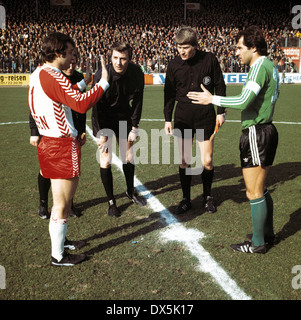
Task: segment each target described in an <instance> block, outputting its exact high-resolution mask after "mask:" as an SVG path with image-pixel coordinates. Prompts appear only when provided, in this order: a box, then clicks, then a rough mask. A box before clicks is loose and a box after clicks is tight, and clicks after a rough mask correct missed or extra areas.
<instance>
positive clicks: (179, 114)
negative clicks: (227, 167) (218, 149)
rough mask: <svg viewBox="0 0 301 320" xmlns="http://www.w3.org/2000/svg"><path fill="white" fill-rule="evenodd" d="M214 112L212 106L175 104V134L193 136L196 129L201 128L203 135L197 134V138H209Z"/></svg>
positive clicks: (183, 136) (212, 130)
mask: <svg viewBox="0 0 301 320" xmlns="http://www.w3.org/2000/svg"><path fill="white" fill-rule="evenodd" d="M215 124H216V114H215V110H214V107H213V106H200V105H192V104H180V103H178V104H177V107H176V110H175V115H174V129H176V130H175V133H174V135H175V136H180V135H181V137H182V138H193V137H194V135H195V134H196V132H197V131H196V130H197V129H199V130H203V132H204V136H202V133H201V135H199V134H197V135H196V139H198V140H203V139H204V140H209V139H210V136H211V135H212V133H213V132H214V128H215Z"/></svg>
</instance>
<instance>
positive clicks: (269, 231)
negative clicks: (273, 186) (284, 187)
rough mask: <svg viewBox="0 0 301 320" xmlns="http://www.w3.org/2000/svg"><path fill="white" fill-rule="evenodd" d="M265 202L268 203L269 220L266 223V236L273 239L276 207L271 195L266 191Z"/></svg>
mask: <svg viewBox="0 0 301 320" xmlns="http://www.w3.org/2000/svg"><path fill="white" fill-rule="evenodd" d="M264 196H265V201H266V203H267V209H268V213H267V219H266V221H265V227H264V235H265V236H266V237H273V236H274V225H273V218H274V217H273V212H274V205H273V199H272V197H271V195H270V193H269V190H267V189H266V190H265V192H264Z"/></svg>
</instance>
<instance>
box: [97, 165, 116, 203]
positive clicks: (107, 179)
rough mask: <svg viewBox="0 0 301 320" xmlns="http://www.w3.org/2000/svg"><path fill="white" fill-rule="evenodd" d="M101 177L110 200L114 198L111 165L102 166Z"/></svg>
mask: <svg viewBox="0 0 301 320" xmlns="http://www.w3.org/2000/svg"><path fill="white" fill-rule="evenodd" d="M100 178H101V181H102V183H103V186H104V188H105V191H106V194H107V197H108V201H110V200H114V194H113V176H112V170H111V167H109V168H100Z"/></svg>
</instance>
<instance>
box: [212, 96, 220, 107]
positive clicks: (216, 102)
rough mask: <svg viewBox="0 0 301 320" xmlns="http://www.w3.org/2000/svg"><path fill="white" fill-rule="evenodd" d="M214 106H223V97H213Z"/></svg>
mask: <svg viewBox="0 0 301 320" xmlns="http://www.w3.org/2000/svg"><path fill="white" fill-rule="evenodd" d="M212 104H215V105H216V106H219V107H220V105H221V97H220V96H213V97H212Z"/></svg>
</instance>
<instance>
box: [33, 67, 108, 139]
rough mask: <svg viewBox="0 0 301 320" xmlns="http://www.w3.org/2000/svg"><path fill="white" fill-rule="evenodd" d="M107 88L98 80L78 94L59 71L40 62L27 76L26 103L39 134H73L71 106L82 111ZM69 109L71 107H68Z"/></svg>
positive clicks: (75, 86)
mask: <svg viewBox="0 0 301 320" xmlns="http://www.w3.org/2000/svg"><path fill="white" fill-rule="evenodd" d="M108 87H109V84H108V82H106V81H105V80H104V79H102V80H100V81H99V82H98V83H97V85H96V86H94V87H93V88H92V89H91V90H89V91H87V92H85V93H81V92H80V90H79V89H80V88H79V87H78V85H77V84H75V85H72V84H71V82H70V80H69V79H68V78H66V77H65V76H64V75H63V74H62V72H61V71H60V70H58V69H56V68H54V67H52V66H49V65H47V64H44V65H43V66H41V67H38V68H37V69H36V70H35V71H34V72H33V74H32V75H31V76H30V81H29V88H28V90H29V91H28V105H29V109H30V113H31V114H32V116H33V118H34V120H35V122H36V125H37V127H38V129H39V133H40V134H41V135H43V136H47V137H54V138H59V137H74V138H75V137H77V134H78V133H77V130H76V129H75V127H74V123H73V119H72V112H71V109H73V110H75V111H77V112H79V113H85V112H86V111H87V110H89V109H90V108H91V107H93V105H94V104H95V103H96V102H97V101H98V100H99V99H100V98H101V96H102V95H103V93H104V91H105V90H106V89H107V88H108ZM70 108H71V109H70Z"/></svg>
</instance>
